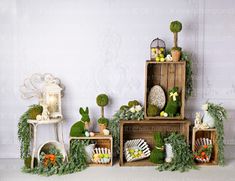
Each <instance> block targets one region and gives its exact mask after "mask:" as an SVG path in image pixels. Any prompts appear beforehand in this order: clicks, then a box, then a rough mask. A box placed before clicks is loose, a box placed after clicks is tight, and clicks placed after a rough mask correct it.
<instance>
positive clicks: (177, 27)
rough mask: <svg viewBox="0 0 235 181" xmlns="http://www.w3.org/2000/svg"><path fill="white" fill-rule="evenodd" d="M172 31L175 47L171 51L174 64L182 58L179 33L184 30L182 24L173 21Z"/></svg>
mask: <svg viewBox="0 0 235 181" xmlns="http://www.w3.org/2000/svg"><path fill="white" fill-rule="evenodd" d="M170 30H171V32H172V33H173V34H174V47H173V48H172V49H171V56H172V59H173V61H174V62H178V61H179V60H180V56H181V47H178V33H179V32H180V31H181V30H182V24H181V22H179V21H172V22H171V24H170Z"/></svg>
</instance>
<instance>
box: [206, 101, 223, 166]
mask: <svg viewBox="0 0 235 181" xmlns="http://www.w3.org/2000/svg"><path fill="white" fill-rule="evenodd" d="M208 113H209V114H210V116H211V117H212V118H213V119H214V121H215V128H216V130H217V134H216V135H217V136H216V138H217V144H218V164H219V165H221V166H223V165H224V124H223V121H224V120H225V119H227V111H226V110H225V109H224V108H223V107H222V106H220V105H216V104H213V103H208Z"/></svg>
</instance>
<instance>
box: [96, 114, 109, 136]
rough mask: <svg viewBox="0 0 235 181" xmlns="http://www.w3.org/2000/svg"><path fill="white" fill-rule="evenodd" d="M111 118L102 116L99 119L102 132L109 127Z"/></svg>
mask: <svg viewBox="0 0 235 181" xmlns="http://www.w3.org/2000/svg"><path fill="white" fill-rule="evenodd" d="M108 122H109V120H108V119H107V118H104V117H101V118H99V119H98V124H99V130H100V133H101V134H103V130H104V129H106V128H107V126H108Z"/></svg>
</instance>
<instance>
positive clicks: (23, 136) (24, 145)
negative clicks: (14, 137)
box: [18, 105, 42, 159]
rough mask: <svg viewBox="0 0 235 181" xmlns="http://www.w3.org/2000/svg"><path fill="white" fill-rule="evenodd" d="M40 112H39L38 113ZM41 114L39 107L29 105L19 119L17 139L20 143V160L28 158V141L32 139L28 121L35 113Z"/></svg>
mask: <svg viewBox="0 0 235 181" xmlns="http://www.w3.org/2000/svg"><path fill="white" fill-rule="evenodd" d="M38 110H40V111H38ZM40 112H42V108H41V106H40V105H31V106H29V109H28V110H27V111H26V112H25V113H24V114H23V115H22V116H21V117H20V120H19V123H18V139H19V141H20V158H22V159H26V158H28V157H29V156H30V141H31V138H32V131H31V127H30V124H29V123H28V122H27V120H28V119H30V118H32V115H35V116H36V114H35V113H40Z"/></svg>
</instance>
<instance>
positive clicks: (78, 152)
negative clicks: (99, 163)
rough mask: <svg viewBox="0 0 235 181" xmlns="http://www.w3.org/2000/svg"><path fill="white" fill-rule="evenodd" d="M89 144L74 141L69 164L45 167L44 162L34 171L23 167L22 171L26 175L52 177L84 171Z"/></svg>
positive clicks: (63, 163)
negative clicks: (86, 147)
mask: <svg viewBox="0 0 235 181" xmlns="http://www.w3.org/2000/svg"><path fill="white" fill-rule="evenodd" d="M88 144H89V142H88V141H87V140H86V141H81V140H72V141H71V144H70V150H69V155H68V162H62V161H60V162H58V164H56V165H54V166H51V167H45V165H44V164H43V162H42V161H40V163H39V165H38V166H37V167H35V168H33V169H30V168H27V167H23V168H22V171H23V172H25V173H32V174H38V175H43V176H51V175H55V174H57V175H65V174H71V173H74V172H79V171H82V170H84V169H85V168H86V167H87V166H88V165H87V162H86V153H85V146H86V145H88Z"/></svg>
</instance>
